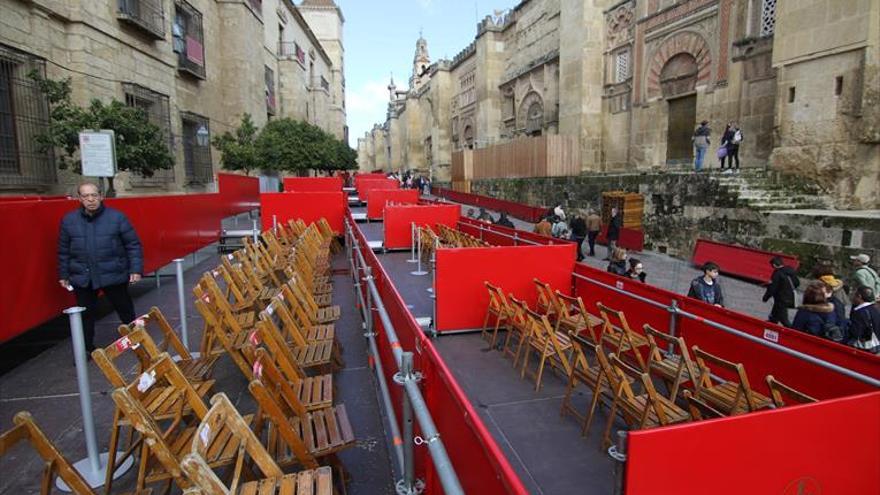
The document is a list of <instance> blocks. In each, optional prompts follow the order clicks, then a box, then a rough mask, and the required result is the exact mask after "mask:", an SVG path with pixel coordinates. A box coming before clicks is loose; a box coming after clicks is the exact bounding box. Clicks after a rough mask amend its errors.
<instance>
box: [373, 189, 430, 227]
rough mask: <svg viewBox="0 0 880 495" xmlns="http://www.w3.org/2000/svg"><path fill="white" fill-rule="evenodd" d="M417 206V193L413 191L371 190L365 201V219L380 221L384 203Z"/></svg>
mask: <svg viewBox="0 0 880 495" xmlns="http://www.w3.org/2000/svg"><path fill="white" fill-rule="evenodd" d="M389 202H390V203H404V204H418V202H419V192H418V191H416V190H415V189H373V190H371V191H370V199H369V200H368V201H367V218H369V219H370V220H381V219H382V212H383V211H384V210H385V204H386V203H389Z"/></svg>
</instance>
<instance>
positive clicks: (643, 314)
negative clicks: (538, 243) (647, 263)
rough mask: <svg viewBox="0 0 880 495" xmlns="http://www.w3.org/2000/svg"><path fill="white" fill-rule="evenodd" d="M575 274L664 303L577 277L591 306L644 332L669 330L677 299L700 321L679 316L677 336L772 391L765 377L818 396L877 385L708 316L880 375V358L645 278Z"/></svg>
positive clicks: (580, 269)
mask: <svg viewBox="0 0 880 495" xmlns="http://www.w3.org/2000/svg"><path fill="white" fill-rule="evenodd" d="M575 273H577V274H580V275H583V276H585V277H587V278H589V279H591V280H594V281H596V282H600V283H601V284H605V285H610V286H612V287H616V288H617V289H621V290H625V291H627V292H629V293H632V294H634V295H636V296H640V297H643V298H646V299H649V300H651V301H655V302H658V303H661V304H662V305H664V307H657V306H654V305H651V304H648V303H645V302H642V301H638V300H636V299H634V298H632V297H629V296H628V295H626V294H621V293H619V292H617V291H614V290H612V289H609V288H607V287H604V286H602V285H598V284H595V283H591V282H588V281H585V280H583V279H580V278H577V277H576V278H575V293H576V294H577V295H579V296H581V297H583V299H584V303H585V304H586V305H587V309H588V310H592V311H595V312H596V314H598V310H597V309H596V302H602V303H603V304H605V305H607V306H609V307H612V308H614V309H619V310H622V311H624V312H625V314H626V317H627V320H628V322H629V324H630V327H632V329H633V330H636V331H639V332H641V329H642V325H644V324H645V323H647V324H650V325H651V326H653V327H654V328H656V329H658V330H660V331H664V332H668V331H669V322H670V316H669V312H668V311H667V309H666V306H668V305H669V304H671V303H672V301H673V300H674V301H676V304H677V305H678V306H679V308H680V309H681V310H682V311H686V312H688V313H691V314H694V315H695V316H697V317H698V318H699V320H694V319H692V318H687V317H684V316H679V317H678V318H677V323H676V334H677V335H680V336H682V337H684V339H685V341H686V342H687V343H688V345H689V346H693V345H698V346H699V347H701V348H703V349H705V350H706V351H708V352H710V353H713V354H718V355H720V356H721V357H723V358H725V359H728V360H730V361H735V362H741V363H743V365H744V366H745V368H746V372H747V374H748V377H749V381H750V383H751V384H752V386H753V387H754V388H755V389H757V390H761V391H766V385H765V383H764V377H765V376H766V375H768V374H772V375H774V376H776V377H777V378H779V379H780V380H782V381H783V382H785V383H787V384H789V385H791V386H793V387H795V388H797V389H799V390H802V391H804V392H806V393H808V394H810V395H812V396H813V397H816V398H818V399H827V398H835V397H842V396H846V395H852V394H858V393H864V392H869V391H872V390H873V388H872V387H871V386H870V385H868V384H865V383H864V382H861V381H858V380H856V379H854V378H850V377H848V376H845V375H842V374H840V373H837V372H834V371H832V370H829V369H827V368H824V367H820V366H819V365H816V364H812V363H809V362H807V361H804V360H801V359H799V358H797V357H794V356H791V355H788V354H784V353H783V352H781V351H779V350H776V349H773V348H770V347H767V346H764V345H761V344H760V343H758V342H754V341H751V340H747V339H745V338H742V337H739V336H735V335H732V334H729V333H727V332H724V331H722V330H719V329H716V328H713V327H711V326H709V325H708V324H707V323H706V322H705V320H711V321H713V322H715V323H719V324H723V325H726V326H728V327H731V328H735V329H736V330H739V331H740V332H744V333H746V334H749V335H751V336H753V337H757V338H760V339H765V340H768V341H771V342H774V343H777V344H779V345H782V346H785V347H787V348H789V349H792V350H796V351H799V352H802V353H804V354H808V355H811V356H814V357H816V358H819V359H822V360H824V361H827V362H829V363H832V364H835V365H837V366H841V367H844V368H847V369H851V370H853V371H856V372H858V373H861V374H864V375H867V376H870V377H873V378H877V379H880V357H878V356H875V355H872V354H869V353H866V352H863V351H859V350H856V349H854V348H852V347H847V346H843V345H840V344H835V343H833V342H831V341H828V340H824V339H820V338H818V337H814V336H812V335H809V334H806V333H803V332H799V331H797V330H793V329H790V328H785V327H781V326H779V325H774V324H771V323H768V322H765V321H762V320H758V319H757V318H753V317H751V316H748V315H744V314H740V313H736V312H734V311H730V310H727V309H724V308H718V307H715V306H711V305H708V304H705V303H703V302H701V301H697V300H695V299H690V298H687V297H685V296H682V295H679V294H675V293H672V292H668V291H666V290H664V289H661V288H658V287H654V286H651V285H647V284H642V283H640V282H635V281H632V280H628V279H625V278H622V277H618V276H616V275H613V274H610V273H608V272H603V271H601V270H597V269H595V268H591V267H589V266H586V265H583V264H578V265H577V266H576V267H575Z"/></svg>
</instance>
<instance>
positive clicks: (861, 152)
mask: <svg viewBox="0 0 880 495" xmlns="http://www.w3.org/2000/svg"><path fill="white" fill-rule="evenodd" d="M878 26H880V0H853V1H848V2H840V1H837V0H820V1H816V2H794V1H792V2H782V1H778V0H678V1H675V0H617V1H612V0H605V1H603V0H589V1H583V0H524V1H522V2H520V3H519V4H518V5H517V6H516V7H514V8H513V9H511V10H510V11H508V12H506V13H503V14H501V15H498V14H496V15H495V16H490V17H486V18H485V19H484V20H483V21H482V22H481V23H480V24H479V25H478V26H477V35H476V38H475V40H474V42H473V43H472V44H471V45H469V46H468V47H466V48H465V49H464V50H462V52H461V53H460V54H458V55H457V56H456V57H454V58H453V59H452V60H439V61H436V62H434V63H432V64H431V65H430V66H429V68H428V71H427V76H428V80H427V81H424V80H420V82H419V84H418V85H417V86H412V85H411V86H412V87H411V88H409V89H407V90H397V89H396V88H395V89H394V91H392V94H391V101H390V102H389V111H388V115H387V119H386V122H385V123H384V124H381V125H379V126H378V127H377V128H376V129H374V130H373V131H372V132H368V133H367V134H365V136H364V137H362V138H360V139H359V148H360V149H359V157H360V163H361V167H362V168H363V169H373V168H381V167H380V165H379V164H380V163H386V164H387V166H390V167H392V168H415V169H419V170H421V171H423V172H426V173H431V174H432V175H433V176H434V178H435V180H437V181H447V180H449V178H450V174H449V166H450V163H451V153H452V152H453V151H455V150H459V149H463V148H468V147H480V148H481V147H485V146H491V145H493V144H495V143H498V142H504V141H507V140H510V139H512V138H514V137H519V136H524V135H540V134H564V135H570V136H576V137H577V138H578V140H579V142H580V146H581V160H582V163H581V170H582V172H583V173H597V172H603V173H609V172H610V173H615V172H631V171H644V170H658V169H659V170H663V169H668V168H669V167H670V166H673V167H674V166H689V165H690V163H691V162H692V159H693V158H692V155H693V149H692V142H691V137H692V135H693V132H694V128H695V127H696V125H697V123H698V122H699V121H702V120H707V121H709V123H710V126H711V128H712V142H713V145H714V146H713V151H714V147H715V146H717V144H718V143H719V142H720V136H721V134H722V132H723V130H724V127H725V125H726V124H727V123H728V122H737V123H739V125H740V126H741V128H742V130H743V134H744V141H743V143H742V145H741V147H740V158H741V160H742V164H743V166H744V167H759V168H771V169H775V170H778V171H782V172H786V173H792V174H795V175H799V176H802V177H809V178H811V179H814V180H816V181H817V182H818V183H819V185H820V186H821V187H822V190H823V191H825V192H827V193H829V194H830V195H831V196H832V197H833V199H834V200H835V201H834V204H835V205H836V206H841V207H852V208H872V207H877V206H878V205H880V138H878V135H880V124H878V121H880V117H878V112H880V110H878V108H880V107H878V105H877V100H878V98H880V96H878V94H880V89H878V88H880V52H878V50H880V28H878ZM421 45H425V47H426V48H427V46H426V43H423V40H419V42H418V43H417V46H421ZM417 51H418V48H417ZM426 104H428V105H430V110H431V111H430V112H428V111H426V109H427V107H425V105H426ZM414 112H417V113H419V115H420V117H419V118H416V117H413V116H411V115H408V114H409V113H414ZM415 122H417V125H416V124H415ZM377 129H381V132H377ZM401 136H405V138H401ZM426 146H427V148H426ZM399 147H402V149H398V148H399ZM713 155H714V153H713ZM709 163H710V164H711V165H713V166H715V167H717V164H716V160H715V159H714V157H711V156H710V159H709Z"/></svg>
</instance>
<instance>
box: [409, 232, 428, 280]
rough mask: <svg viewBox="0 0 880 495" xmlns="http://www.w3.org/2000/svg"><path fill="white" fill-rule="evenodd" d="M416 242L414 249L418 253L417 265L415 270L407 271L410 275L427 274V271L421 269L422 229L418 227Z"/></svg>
mask: <svg viewBox="0 0 880 495" xmlns="http://www.w3.org/2000/svg"><path fill="white" fill-rule="evenodd" d="M416 244H418V248H417V251H416V253H417V254H418V256H417V258H418V260H417V261H418V266H417V267H416V271H414V272H409V274H410V275H417V276H422V275H427V274H428V272H426V271H424V270H422V230H421V229H419V231H418V233H417V237H416Z"/></svg>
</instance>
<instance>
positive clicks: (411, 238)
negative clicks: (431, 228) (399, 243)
mask: <svg viewBox="0 0 880 495" xmlns="http://www.w3.org/2000/svg"><path fill="white" fill-rule="evenodd" d="M409 242H410V249H409V250H410V252H411V253H412V256H411V257H410V259H408V260H406V262H407V263H416V262H418V261H419V260H417V259H416V223H415V222H410V224H409Z"/></svg>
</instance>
